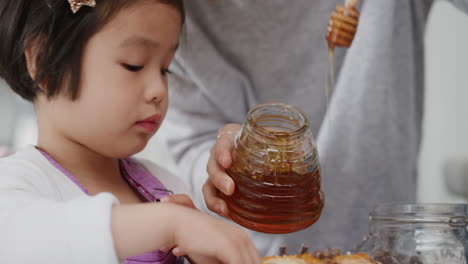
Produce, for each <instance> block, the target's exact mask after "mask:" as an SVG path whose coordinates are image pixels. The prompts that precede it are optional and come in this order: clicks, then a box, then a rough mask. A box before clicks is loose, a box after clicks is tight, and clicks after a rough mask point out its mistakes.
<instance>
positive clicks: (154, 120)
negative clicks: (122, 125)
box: [136, 115, 161, 133]
mask: <svg viewBox="0 0 468 264" xmlns="http://www.w3.org/2000/svg"><path fill="white" fill-rule="evenodd" d="M160 120H161V116H160V115H152V116H150V117H148V118H146V119H144V120H142V121H138V122H136V124H137V125H138V126H140V127H142V128H143V129H145V130H146V131H147V132H150V133H151V132H154V131H156V129H157V128H158V127H159V121H160Z"/></svg>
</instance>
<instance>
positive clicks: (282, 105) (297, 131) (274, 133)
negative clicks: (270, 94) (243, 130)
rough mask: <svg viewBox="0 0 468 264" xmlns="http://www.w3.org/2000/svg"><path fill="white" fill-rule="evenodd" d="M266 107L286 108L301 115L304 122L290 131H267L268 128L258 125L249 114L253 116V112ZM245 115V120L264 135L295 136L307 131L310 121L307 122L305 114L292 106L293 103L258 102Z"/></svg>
mask: <svg viewBox="0 0 468 264" xmlns="http://www.w3.org/2000/svg"><path fill="white" fill-rule="evenodd" d="M266 107H270V108H277V109H287V110H290V111H293V112H295V113H296V114H297V115H299V116H301V117H302V118H303V122H304V124H303V125H302V126H301V127H300V128H298V129H296V130H295V131H292V132H287V133H285V132H272V131H269V130H266V129H265V128H263V127H260V126H257V125H256V123H255V121H254V120H253V119H252V118H251V116H253V114H254V113H256V112H258V111H259V110H261V109H264V108H266ZM247 116H248V117H249V118H248V119H247V122H248V123H249V124H250V125H251V126H252V127H254V128H258V129H259V130H260V131H262V132H263V133H262V134H264V135H266V136H276V137H278V136H280V137H281V136H289V137H290V136H297V135H301V134H303V133H304V132H305V131H307V130H308V129H309V126H310V123H309V120H308V118H307V115H306V114H305V113H304V111H302V110H301V109H300V108H298V107H296V106H294V105H290V104H286V103H264V104H259V105H256V106H255V107H254V108H252V109H251V110H250V111H249V113H248V114H247Z"/></svg>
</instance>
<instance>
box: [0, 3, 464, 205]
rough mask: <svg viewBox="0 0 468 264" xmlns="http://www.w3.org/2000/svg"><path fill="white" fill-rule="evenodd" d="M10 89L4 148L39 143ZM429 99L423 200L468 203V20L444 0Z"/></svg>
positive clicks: (429, 52)
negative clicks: (463, 194) (450, 186)
mask: <svg viewBox="0 0 468 264" xmlns="http://www.w3.org/2000/svg"><path fill="white" fill-rule="evenodd" d="M5 86H6V85H5V84H4V83H2V82H1V81H0V146H2V145H3V146H5V145H6V146H9V147H10V148H12V149H19V148H21V147H23V146H25V145H27V144H35V138H36V134H37V131H36V126H35V117H34V110H33V107H32V106H31V105H30V104H29V103H26V102H24V101H22V100H21V99H19V98H18V97H17V96H15V95H13V94H12V93H11V92H10V91H9V90H8V89H7V87H5ZM425 96H426V98H425V120H424V127H423V133H424V134H423V142H422V146H421V158H420V162H419V174H420V177H419V195H418V197H419V200H420V201H421V202H446V203H449V202H465V203H468V118H467V117H468V16H466V15H465V14H463V13H461V12H460V11H458V10H456V9H455V8H454V7H453V6H451V5H450V4H449V3H447V2H444V1H440V2H437V3H436V4H435V5H434V8H433V9H432V12H431V16H430V19H429V23H428V27H427V31H426V94H425ZM162 129H164V126H163V127H162ZM150 145H151V146H158V147H157V148H147V149H146V150H145V151H143V152H142V153H140V154H139V156H140V157H145V158H148V159H151V160H153V161H155V162H157V163H159V164H161V165H163V166H166V167H169V168H171V167H172V166H173V164H172V161H171V159H170V157H169V156H168V155H167V151H166V147H165V145H164V142H162V140H161V139H160V138H158V137H157V136H156V137H155V138H154V139H153V140H152V143H151V144H150ZM0 152H1V150H0ZM463 175H466V179H467V180H465V181H464V180H462V179H463V177H462V176H463ZM448 176H449V177H450V179H451V182H452V183H453V184H452V185H453V187H452V188H451V189H450V188H448V187H447V184H446V178H447V177H448ZM456 193H459V194H458V195H457V194H456ZM461 193H465V195H466V196H464V197H463V196H462V195H460V194H461Z"/></svg>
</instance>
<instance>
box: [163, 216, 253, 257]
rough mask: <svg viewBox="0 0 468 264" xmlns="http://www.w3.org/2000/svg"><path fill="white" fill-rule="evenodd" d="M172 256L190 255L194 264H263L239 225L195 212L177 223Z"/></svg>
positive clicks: (179, 219)
mask: <svg viewBox="0 0 468 264" xmlns="http://www.w3.org/2000/svg"><path fill="white" fill-rule="evenodd" d="M174 223H175V226H174V231H175V233H174V244H175V245H177V246H176V247H175V248H174V249H173V250H172V253H173V254H174V255H176V256H183V255H188V256H190V258H191V259H192V260H193V261H194V262H195V263H200V264H202V263H203V264H204V263H223V264H239V263H242V264H260V260H261V258H260V256H259V254H258V252H257V250H256V249H255V247H254V245H253V243H252V241H251V240H250V238H249V237H248V235H247V233H246V232H245V231H244V230H242V229H241V228H239V227H237V226H236V225H233V224H230V223H228V222H224V221H221V220H218V219H216V218H214V217H212V216H209V215H205V214H203V213H201V212H199V211H196V210H190V211H187V213H186V214H184V215H180V217H177V219H174Z"/></svg>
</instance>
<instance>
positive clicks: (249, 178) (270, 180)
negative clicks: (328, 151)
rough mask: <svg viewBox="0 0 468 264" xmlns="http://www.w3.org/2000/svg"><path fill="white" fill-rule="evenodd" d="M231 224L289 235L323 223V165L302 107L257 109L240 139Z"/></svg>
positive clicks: (235, 151) (235, 156) (234, 166)
mask: <svg viewBox="0 0 468 264" xmlns="http://www.w3.org/2000/svg"><path fill="white" fill-rule="evenodd" d="M232 156H233V164H232V166H231V167H230V168H229V169H228V170H227V173H228V174H229V175H230V176H231V177H232V179H233V180H234V182H235V186H236V187H235V192H234V194H233V195H232V196H229V197H228V196H223V197H224V199H225V201H226V202H227V205H228V208H229V214H230V217H231V219H232V220H234V221H235V222H237V223H239V224H240V225H242V226H245V227H247V228H249V229H252V230H256V231H259V232H265V233H289V232H294V231H298V230H301V229H304V228H306V227H308V226H310V225H312V224H313V223H314V222H316V221H317V220H318V218H319V217H320V214H321V211H322V208H323V206H324V197H323V194H322V192H321V190H320V164H319V157H318V153H317V147H316V145H315V140H314V137H313V135H312V132H311V131H310V129H309V120H308V119H307V117H306V115H305V114H304V113H303V112H302V111H301V110H300V109H298V108H297V107H294V106H291V105H287V104H281V103H269V104H262V105H258V106H257V107H255V108H253V109H252V110H251V111H250V112H249V113H248V116H247V121H246V123H245V124H244V125H243V127H242V129H241V130H240V131H239V133H238V134H237V135H236V139H235V145H234V149H233V153H232Z"/></svg>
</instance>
